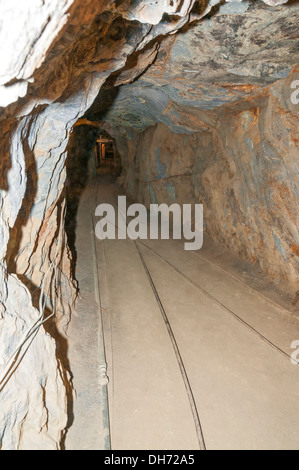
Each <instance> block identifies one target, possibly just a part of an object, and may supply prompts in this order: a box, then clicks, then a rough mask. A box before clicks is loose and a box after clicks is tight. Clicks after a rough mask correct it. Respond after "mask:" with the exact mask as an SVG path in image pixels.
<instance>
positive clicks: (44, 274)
mask: <svg viewBox="0 0 299 470" xmlns="http://www.w3.org/2000/svg"><path fill="white" fill-rule="evenodd" d="M33 3H34V6H33V7H32V8H30V9H29V8H28V5H29V3H28V2H26V1H24V2H22V12H23V13H24V16H22V18H23V19H24V24H23V27H24V31H27V29H28V28H29V29H30V31H31V33H32V34H28V36H26V40H25V41H20V40H19V36H18V35H17V36H15V35H14V32H16V31H18V32H19V31H20V28H19V26H16V27H11V28H1V31H0V35H1V39H2V40H1V41H0V44H3V45H5V48H6V49H7V50H10V51H11V57H17V59H16V60H15V61H14V60H11V61H10V60H6V61H3V62H2V64H3V67H4V71H3V74H1V77H2V78H1V85H0V104H1V106H2V107H1V109H0V119H1V123H0V124H1V132H2V136H3V139H2V141H1V144H0V152H1V156H2V159H1V161H2V164H1V165H2V166H1V168H2V170H3V171H2V173H1V174H2V178H1V195H0V201H1V218H0V260H1V268H0V284H1V290H0V309H1V310H0V319H1V332H0V345H1V348H2V349H1V364H2V366H3V369H2V371H4V372H5V371H6V370H7V367H9V366H10V365H11V362H10V361H12V363H13V364H14V362H13V361H14V358H15V354H17V355H18V356H17V357H18V360H19V361H20V362H17V363H16V365H17V366H18V367H16V368H14V367H13V368H12V369H10V368H9V371H10V372H13V373H11V374H10V373H9V374H8V375H9V378H10V380H9V381H8V382H7V383H6V378H7V377H6V375H7V374H6V372H5V377H2V378H1V387H2V386H3V385H2V382H4V383H5V388H3V390H4V393H2V395H1V397H0V399H1V407H0V447H1V448H3V449H6V448H28V447H30V446H35V447H45V448H51V449H57V448H59V447H60V446H61V442H62V435H63V434H65V430H66V428H67V427H68V425H69V418H68V410H67V407H68V400H67V394H66V388H67V387H66V382H68V383H69V384H70V383H71V377H68V374H67V373H66V372H67V371H66V370H65V368H66V367H68V365H67V363H63V361H61V358H60V357H59V354H57V352H58V350H59V343H57V341H56V340H55V338H54V337H53V334H52V333H51V332H49V331H45V329H44V325H43V321H44V320H46V318H45V317H44V316H42V315H41V314H42V311H43V309H44V306H45V305H47V308H48V309H49V312H48V315H49V317H50V316H51V315H54V317H51V318H52V321H53V322H55V327H57V328H58V330H59V332H60V334H62V335H64V337H65V334H66V331H67V326H68V323H69V321H70V318H71V314H72V312H73V309H74V302H75V300H76V293H77V284H76V279H75V277H74V267H75V265H76V261H77V259H76V256H77V254H76V245H75V241H76V238H75V229H76V221H75V214H76V213H78V205H79V203H80V201H82V197H83V193H84V190H86V189H87V190H88V187H89V186H88V184H87V183H88V178H89V168H91V167H92V168H93V170H95V167H96V165H95V161H96V153H95V146H96V140H97V139H98V138H100V135H104V133H108V135H109V139H110V138H111V139H113V142H114V143H115V148H116V149H117V152H116V154H115V155H116V167H114V169H113V171H114V170H116V173H117V174H116V175H113V177H114V176H117V179H118V184H119V185H120V186H121V187H122V190H123V191H124V192H125V193H126V194H127V195H128V197H129V198H130V199H133V200H135V201H138V202H141V203H142V204H144V205H145V206H146V207H149V205H150V204H151V203H163V202H165V203H166V204H168V205H170V204H172V203H178V204H180V205H182V204H184V203H189V202H192V203H202V204H203V205H204V208H205V222H206V225H205V229H206V234H207V235H208V236H209V237H211V238H212V239H213V240H214V241H215V242H216V243H218V244H219V246H221V247H224V248H229V249H230V252H231V253H232V258H233V256H234V255H235V254H236V255H237V256H238V259H239V260H243V261H244V260H245V261H246V262H249V263H251V264H250V266H255V267H256V268H257V269H258V274H259V275H261V276H262V278H263V280H264V281H265V280H267V281H268V280H269V281H273V284H274V285H275V289H276V294H277V295H276V298H277V296H278V297H279V296H280V292H281V291H282V293H283V294H284V295H286V297H287V300H286V302H287V304H286V305H287V307H286V308H287V311H289V310H290V309H292V311H294V312H296V311H297V310H298V294H297V292H298V290H299V287H298V270H299V269H298V252H299V251H298V246H299V238H298V226H299V224H298V90H297V88H298V87H297V85H296V83H297V82H298V61H299V59H298V37H297V29H298V5H297V3H296V2H295V1H290V2H288V3H287V4H285V5H284V4H283V3H284V2H282V1H279V0H278V1H273V2H272V1H271V2H268V1H265V2H262V1H258V2H218V3H217V2H205V1H202V2H193V1H191V0H184V1H182V2H164V1H160V2H148V1H146V0H144V1H141V2H133V3H134V5H133V3H132V2H126V1H125V0H124V1H120V2H117V6H115V5H114V4H113V6H111V5H112V4H111V5H110V3H111V2H110V3H109V2H106V1H104V0H103V1H101V2H96V4H95V2H93V1H91V0H89V1H87V2H82V1H81V0H74V1H72V0H68V1H65V2H56V1H55V2H49V1H45V2H31V5H32V4H33ZM212 3H213V4H215V3H216V5H214V6H213V7H212ZM269 3H271V5H269ZM1 8H2V7H1ZM19 13H20V11H14V10H10V8H9V5H7V7H6V6H5V10H4V11H3V18H4V20H3V21H4V22H3V24H5V18H6V14H7V15H8V17H9V21H7V23H6V24H8V23H9V22H11V23H12V24H14V21H15V22H16V24H17V25H19V19H18V18H17V17H16V15H17V14H19ZM33 19H34V20H36V28H32V25H33ZM181 33H182V34H181ZM25 43H26V44H25ZM199 51H200V53H199ZM211 51H212V52H211ZM5 57H10V55H8V56H7V54H5ZM80 119H85V120H87V121H89V125H86V124H82V123H81V124H82V125H78V120H80ZM91 123H92V124H91ZM76 124H77V125H76ZM76 135H78V138H76V137H75V136H76ZM73 138H74V140H73ZM90 155H91V158H89V157H90ZM99 170H100V168H99ZM91 173H92V171H91ZM72 181H73V182H74V183H72ZM72 184H74V185H73V186H72ZM71 188H72V190H71ZM66 196H67V197H66ZM87 199H88V198H87ZM85 202H86V201H85ZM66 206H67V207H66ZM65 231H66V233H65ZM217 246H218V245H217ZM214 251H215V253H216V252H217V253H218V251H217V250H216V249H215V250H214ZM114 253H115V252H114V251H113V250H112V252H111V253H110V254H111V256H113V254H114ZM219 253H220V254H219V257H221V256H222V255H221V253H222V252H221V251H220V252H219ZM135 255H136V252H134V256H135ZM234 259H235V258H234ZM129 260H130V258H129ZM169 262H171V263H172V264H173V262H174V260H173V259H171V260H170V261H169ZM182 262H183V261H182ZM151 263H153V265H154V266H155V265H156V264H155V263H156V262H154V261H153V260H151ZM127 264H128V265H129V266H130V267H131V264H130V262H129V263H127ZM236 264H238V262H237V261H236ZM110 267H111V266H110ZM112 267H113V266H112ZM139 267H140V266H139ZM176 268H177V269H181V268H182V267H180V266H179V267H177V266H176ZM142 272H143V271H142ZM143 274H144V273H143ZM183 274H184V275H185V277H186V276H187V275H188V273H186V272H184V273H183ZM257 277H258V276H257ZM131 278H132V279H134V273H132V277H131ZM185 280H186V279H185ZM161 282H162V280H161ZM193 282H194V281H193ZM120 287H122V284H120ZM130 289H131V291H133V288H132V287H130ZM120 292H121V290H120ZM165 292H166V291H164V293H165ZM178 292H179V290H178ZM239 294H240V293H239ZM240 295H241V294H240ZM178 300H179V299H178ZM39 309H40V310H41V311H39ZM53 318H54V319H53ZM292 320H293V317H292ZM266 323H267V322H266ZM291 323H292V321H291ZM228 331H230V330H228ZM27 332H28V335H26V337H25V343H24V345H23V343H22V339H23V338H24V335H25V334H27ZM35 333H36V334H37V335H36V337H35V336H34V334H35ZM33 338H34V341H32V343H30V347H29V348H28V351H27V345H28V344H29V343H28V341H29V339H30V340H31V339H33ZM287 339H289V336H287ZM273 341H274V340H273ZM274 343H275V341H274ZM19 344H21V346H18V345H19ZM275 344H276V343H275ZM24 346H25V347H24ZM284 346H285V345H284ZM19 348H21V349H19ZM20 351H22V353H24V355H23V354H19V352H20ZM286 354H287V355H288V354H290V351H287V352H286ZM21 359H22V360H21ZM2 366H1V367H2ZM68 372H69V371H68ZM19 383H22V384H23V387H22V393H19V388H18V384H19ZM3 390H2V388H1V389H0V391H1V392H3Z"/></svg>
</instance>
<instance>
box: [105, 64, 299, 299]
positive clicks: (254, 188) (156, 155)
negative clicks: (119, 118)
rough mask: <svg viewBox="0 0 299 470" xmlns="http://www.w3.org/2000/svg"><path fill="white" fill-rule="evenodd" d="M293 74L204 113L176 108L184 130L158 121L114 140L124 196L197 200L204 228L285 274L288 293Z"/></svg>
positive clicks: (296, 230) (294, 167) (272, 272)
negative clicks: (176, 130)
mask: <svg viewBox="0 0 299 470" xmlns="http://www.w3.org/2000/svg"><path fill="white" fill-rule="evenodd" d="M296 78H298V72H296V71H294V72H292V73H291V74H290V76H289V77H288V78H287V79H285V80H281V81H279V82H277V83H276V84H275V85H272V86H270V87H268V88H267V90H266V91H265V92H264V93H260V94H258V95H257V96H255V97H252V98H251V99H249V100H242V101H240V102H238V103H235V104H234V105H233V106H230V105H226V106H224V107H221V108H219V109H218V110H217V111H206V112H205V114H204V120H202V117H203V116H202V113H200V112H196V110H194V109H193V110H190V109H187V108H186V109H185V110H183V109H182V108H181V109H180V113H181V115H182V120H183V122H184V125H185V126H187V124H188V123H189V129H190V130H191V126H192V127H193V132H189V133H188V134H185V133H178V132H174V130H173V129H170V128H169V127H168V126H166V125H165V124H164V123H159V124H156V125H154V126H150V127H149V128H147V129H146V130H145V131H143V132H136V131H135V132H132V131H131V132H129V133H127V132H126V131H125V130H123V135H122V136H120V137H119V140H118V148H119V150H120V151H121V154H122V162H123V166H124V171H123V174H122V176H121V178H120V180H119V181H120V182H121V183H122V184H123V185H124V187H125V189H126V192H127V194H128V196H129V197H130V198H132V199H133V200H134V199H135V200H138V201H143V202H144V203H145V204H146V205H147V206H149V204H150V203H159V204H160V203H162V202H166V203H167V204H172V203H179V204H187V203H190V202H192V203H202V204H203V205H204V220H205V230H206V232H207V233H208V234H209V235H210V236H211V237H212V238H213V239H214V240H216V241H219V242H220V243H221V244H222V245H224V246H226V247H227V248H229V249H232V250H233V251H234V252H236V253H238V254H239V256H240V257H241V258H242V259H245V260H248V261H252V262H254V263H257V264H258V265H259V266H260V268H261V270H262V271H264V272H265V273H266V274H267V275H268V276H269V278H271V279H272V280H274V281H276V282H277V283H278V284H279V282H280V281H286V282H287V285H288V288H289V292H291V293H293V294H295V293H296V291H297V290H298V289H299V276H298V273H299V257H298V252H299V250H298V248H299V213H298V195H299V181H298V137H299V135H298V117H299V110H298V105H296V104H292V102H291V99H290V96H291V93H292V88H291V84H292V83H293V82H294V80H295V79H296ZM177 114H178V113H177ZM176 118H177V120H178V115H176ZM110 131H111V132H113V131H112V129H110ZM115 134H116V132H115Z"/></svg>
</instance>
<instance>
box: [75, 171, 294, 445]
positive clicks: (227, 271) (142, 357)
mask: <svg viewBox="0 0 299 470" xmlns="http://www.w3.org/2000/svg"><path fill="white" fill-rule="evenodd" d="M118 194H121V190H120V188H119V187H118V186H117V185H116V184H115V183H114V182H113V180H111V178H110V177H109V176H102V177H98V178H97V179H95V180H94V181H93V182H92V183H91V184H90V185H89V186H88V187H87V188H86V189H85V191H84V193H83V195H82V198H81V201H80V206H79V211H78V217H77V235H76V246H77V252H78V260H77V278H78V281H79V286H80V293H81V296H80V298H79V300H78V302H77V308H76V315H75V316H74V317H73V319H72V321H71V324H70V329H69V360H70V364H71V368H72V373H73V375H74V387H75V389H76V396H75V397H74V403H73V410H72V414H73V423H72V425H71V427H70V429H69V431H68V434H67V437H66V450H72V449H77V450H81V449H82V450H85V449H90V450H93V449H104V448H107V446H108V440H107V434H106V431H105V429H104V428H103V425H102V423H103V415H104V420H105V419H106V418H107V414H105V410H103V408H102V404H103V400H104V398H105V397H103V394H102V387H101V386H100V364H99V357H100V354H99V349H100V341H99V338H100V336H101V330H102V325H103V330H104V340H105V353H106V361H107V364H108V376H109V385H108V401H109V428H110V439H111V447H112V449H114V450H139V449H144V450H160V449H161V450H162V449H163V450H165V449H166V450H186V449H189V450H193V449H199V447H200V446H201V447H203V445H204V446H205V447H206V449H208V450H213V449H232V450H237V449H244V450H245V449H257V450H258V449H299V439H298V436H299V407H298V399H299V369H298V366H297V365H293V364H292V362H291V354H292V353H293V352H294V350H293V349H291V343H292V342H293V341H295V340H297V339H299V321H298V319H297V317H296V316H294V315H292V314H291V313H290V312H289V311H287V310H286V309H285V308H284V307H285V304H284V299H282V298H280V296H279V294H278V293H277V292H275V291H274V290H273V291H272V290H271V288H269V285H268V284H267V283H265V282H264V281H263V280H262V278H261V277H260V276H259V275H258V273H257V271H256V268H254V267H252V266H249V267H248V266H246V265H245V264H244V263H241V262H240V261H239V260H238V259H237V258H235V257H233V256H232V255H230V254H228V253H227V252H226V251H225V250H223V249H221V248H219V247H217V246H215V244H214V243H213V242H212V241H211V240H209V239H208V238H206V239H205V241H204V247H203V249H202V250H200V251H197V252H187V251H184V245H183V242H181V241H173V240H162V241H159V240H143V241H138V242H137V244H136V243H135V242H134V241H132V240H105V241H104V242H103V241H99V240H96V239H95V235H94V232H93V226H92V214H93V213H94V211H95V207H96V205H98V204H100V203H103V202H105V203H112V204H114V205H115V206H116V203H117V196H118ZM93 247H95V250H94V249H93ZM98 280H99V282H98ZM99 299H100V300H99ZM99 304H101V307H102V309H100V305H99ZM100 312H102V318H101V315H100Z"/></svg>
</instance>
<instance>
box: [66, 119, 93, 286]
mask: <svg viewBox="0 0 299 470" xmlns="http://www.w3.org/2000/svg"><path fill="white" fill-rule="evenodd" d="M98 134H99V129H98V128H96V127H91V126H86V125H83V126H78V127H74V129H73V132H72V134H71V137H70V140H69V145H68V148H67V154H68V158H67V166H66V168H67V180H66V217H65V231H66V234H67V240H68V245H69V248H70V250H71V254H72V257H71V269H72V276H73V279H75V278H76V276H75V269H76V263H77V249H76V227H77V222H76V219H77V212H78V206H79V202H80V198H81V195H82V193H83V191H84V188H85V187H86V186H87V184H88V180H89V177H90V174H89V173H90V170H89V168H90V163H91V162H90V160H91V158H93V155H94V148H95V143H96V139H97V136H98Z"/></svg>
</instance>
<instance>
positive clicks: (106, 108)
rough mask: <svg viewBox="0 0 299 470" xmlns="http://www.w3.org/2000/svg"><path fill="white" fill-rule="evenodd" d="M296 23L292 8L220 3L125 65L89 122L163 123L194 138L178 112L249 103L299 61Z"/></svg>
mask: <svg viewBox="0 0 299 470" xmlns="http://www.w3.org/2000/svg"><path fill="white" fill-rule="evenodd" d="M298 24H299V9H298V6H297V5H296V3H295V2H293V3H290V4H288V5H284V6H277V7H275V8H273V7H269V6H267V5H265V3H263V2H259V1H257V2H239V1H235V2H230V3H223V2H222V4H219V5H217V6H216V9H214V12H213V13H211V14H210V15H208V16H205V17H204V18H203V19H202V20H200V21H196V22H193V23H191V24H188V25H186V26H185V27H184V28H183V30H182V31H180V32H179V33H178V34H176V35H175V36H168V37H167V38H166V39H165V38H161V39H160V40H159V41H158V43H157V42H154V43H150V44H149V46H148V47H147V49H146V51H143V53H142V55H139V56H137V55H136V58H135V62H134V61H133V60H131V61H128V63H127V66H126V69H125V70H123V71H122V72H121V73H117V74H116V75H114V77H113V78H112V79H110V80H109V81H108V82H107V84H106V89H105V90H102V93H101V94H100V95H99V97H98V99H97V100H96V102H95V103H94V106H93V107H92V108H91V110H90V111H89V113H88V117H89V118H90V119H94V120H103V121H104V122H106V123H109V125H110V126H112V127H119V126H123V127H128V128H134V129H136V130H139V131H141V130H144V129H145V128H146V127H148V126H150V125H153V124H155V123H156V122H163V123H164V124H166V125H167V126H168V127H170V128H172V129H173V130H174V131H176V132H187V133H188V132H192V131H193V129H190V128H188V127H187V126H185V125H181V124H180V123H179V122H181V121H182V119H180V113H181V112H183V109H184V107H188V108H194V109H195V108H196V109H197V110H213V109H215V108H217V107H220V106H222V105H224V104H226V103H231V102H236V101H239V100H242V99H247V98H250V97H251V96H254V95H257V94H259V93H260V92H261V91H263V90H265V89H266V88H267V87H268V86H269V85H270V84H272V83H273V82H275V81H277V80H279V79H281V78H285V77H286V76H287V75H288V74H289V73H290V72H291V70H292V67H293V66H294V65H295V64H298V63H299V36H298ZM158 39H159V38H158ZM155 55H156V59H155V60H154V59H153V56H155ZM145 60H148V61H149V62H150V61H151V60H154V63H153V64H152V65H151V66H149V67H148V68H147V70H146V71H145V73H143V74H142V75H141V76H140V77H139V78H138V79H135V81H134V82H133V83H127V84H125V85H123V86H119V87H118V88H117V90H115V89H113V88H112V89H110V95H109V87H110V86H111V85H113V86H115V85H118V84H120V83H126V81H127V82H129V81H131V80H132V76H133V77H134V73H135V75H136V76H138V73H141V70H142V67H144V62H145ZM134 68H135V71H134ZM107 93H108V96H109V98H107ZM178 108H179V109H180V111H179V109H178ZM189 112H192V110H190V109H189Z"/></svg>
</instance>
